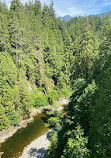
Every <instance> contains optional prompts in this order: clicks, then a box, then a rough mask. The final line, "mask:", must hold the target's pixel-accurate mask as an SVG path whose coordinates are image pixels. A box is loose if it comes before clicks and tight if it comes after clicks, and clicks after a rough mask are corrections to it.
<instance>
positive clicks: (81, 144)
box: [63, 125, 89, 158]
mask: <svg viewBox="0 0 111 158" xmlns="http://www.w3.org/2000/svg"><path fill="white" fill-rule="evenodd" d="M66 135H68V137H69V138H68V140H67V144H66V147H65V149H64V151H63V154H64V157H67V158H74V157H75V158H84V157H88V154H89V150H88V149H87V147H86V144H87V143H88V139H87V138H85V137H84V132H83V130H82V129H81V127H80V125H78V126H77V127H76V128H75V130H72V131H68V132H67V133H66Z"/></svg>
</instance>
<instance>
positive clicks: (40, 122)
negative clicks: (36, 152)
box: [0, 113, 49, 158]
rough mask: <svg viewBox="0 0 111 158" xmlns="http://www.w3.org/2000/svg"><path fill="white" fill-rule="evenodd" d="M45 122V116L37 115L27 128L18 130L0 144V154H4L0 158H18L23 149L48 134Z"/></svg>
mask: <svg viewBox="0 0 111 158" xmlns="http://www.w3.org/2000/svg"><path fill="white" fill-rule="evenodd" d="M45 120H46V115H44V114H43V113H40V114H38V115H37V116H35V118H34V121H33V122H31V123H29V124H28V125H27V127H25V128H21V129H19V130H18V131H17V132H16V133H15V134H14V135H13V136H12V137H10V138H8V139H7V141H5V142H4V143H1V147H0V152H4V154H3V155H2V156H1V158H19V156H20V155H21V154H22V152H23V149H24V147H26V146H27V145H29V144H30V143H31V142H32V141H33V140H34V139H37V138H38V137H40V136H41V135H43V134H45V133H46V132H48V130H49V128H48V127H46V126H45Z"/></svg>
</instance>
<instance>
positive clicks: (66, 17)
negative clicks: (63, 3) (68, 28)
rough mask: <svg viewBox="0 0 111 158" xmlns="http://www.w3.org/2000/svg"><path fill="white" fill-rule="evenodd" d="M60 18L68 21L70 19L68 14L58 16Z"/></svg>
mask: <svg viewBox="0 0 111 158" xmlns="http://www.w3.org/2000/svg"><path fill="white" fill-rule="evenodd" d="M60 19H61V20H64V21H69V20H70V19H71V16H70V15H65V16H64V17H60Z"/></svg>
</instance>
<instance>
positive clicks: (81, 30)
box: [0, 0, 111, 158]
mask: <svg viewBox="0 0 111 158" xmlns="http://www.w3.org/2000/svg"><path fill="white" fill-rule="evenodd" d="M110 63H111V14H110V12H109V14H108V15H106V16H103V17H99V16H94V15H92V16H85V17H81V16H79V17H74V18H71V19H70V20H69V21H68V22H66V21H63V20H61V19H60V18H59V17H57V16H56V13H55V10H54V8H53V2H52V3H50V5H49V6H48V5H46V4H44V6H43V7H42V6H41V2H40V0H35V2H29V3H26V4H25V5H23V4H22V3H21V2H20V1H19V0H12V2H11V5H10V9H8V8H7V6H6V4H5V3H2V2H0V94H1V95H0V131H2V130H3V129H8V128H9V127H10V126H11V125H14V126H16V125H18V123H19V121H20V120H25V119H27V118H29V117H30V111H31V109H32V108H33V107H35V108H38V107H40V106H46V105H48V104H52V103H53V102H54V101H55V100H57V99H58V98H61V97H70V100H71V101H70V103H69V105H68V113H67V115H66V116H65V117H62V118H61V116H60V115H58V116H57V118H56V122H58V123H57V125H56V126H57V130H56V131H52V133H51V137H50V140H51V145H50V147H49V149H48V157H49V158H111V64H110ZM52 119H53V118H52Z"/></svg>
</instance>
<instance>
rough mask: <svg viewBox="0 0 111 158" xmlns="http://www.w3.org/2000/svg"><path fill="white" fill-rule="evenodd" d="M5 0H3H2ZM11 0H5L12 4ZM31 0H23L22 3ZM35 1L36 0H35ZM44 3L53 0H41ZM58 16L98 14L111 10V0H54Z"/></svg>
mask: <svg viewBox="0 0 111 158" xmlns="http://www.w3.org/2000/svg"><path fill="white" fill-rule="evenodd" d="M2 1H3V0H2ZM10 1H11V0H5V2H6V3H7V5H8V6H9V5H10ZM28 1H29V0H21V2H22V3H25V2H28ZM33 1H34V0H33ZM40 1H41V3H42V5H43V4H44V3H46V4H49V3H50V2H51V1H52V0H40ZM53 2H54V8H55V10H56V14H57V16H64V15H71V16H78V15H89V14H98V13H102V12H106V11H109V10H111V0H53Z"/></svg>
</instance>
